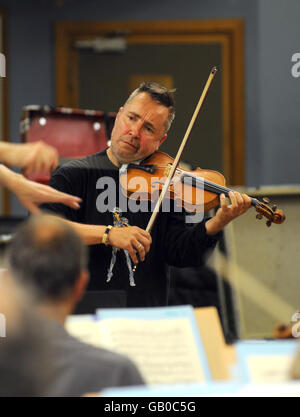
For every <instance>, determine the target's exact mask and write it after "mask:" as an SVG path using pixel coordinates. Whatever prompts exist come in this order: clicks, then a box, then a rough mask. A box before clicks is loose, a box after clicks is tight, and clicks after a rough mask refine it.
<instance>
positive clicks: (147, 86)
mask: <svg viewBox="0 0 300 417" xmlns="http://www.w3.org/2000/svg"><path fill="white" fill-rule="evenodd" d="M174 92H175V90H169V89H168V88H166V87H163V86H162V85H160V84H158V83H155V82H153V81H147V82H143V83H142V84H141V85H140V86H139V87H138V88H137V89H135V90H134V91H133V92H132V93H131V94H130V96H129V97H128V99H127V101H126V103H129V102H130V101H131V100H132V99H133V98H134V97H136V96H137V95H138V94H140V93H148V94H149V95H150V96H151V98H152V100H153V101H155V102H156V103H159V104H162V105H163V106H165V107H167V108H168V110H169V116H168V119H167V125H166V131H168V130H169V129H170V126H171V124H172V122H173V120H174V118H175V100H174V96H173V93H174ZM126 103H125V104H126Z"/></svg>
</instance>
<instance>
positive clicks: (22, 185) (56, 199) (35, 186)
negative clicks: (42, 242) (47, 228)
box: [1, 166, 82, 213]
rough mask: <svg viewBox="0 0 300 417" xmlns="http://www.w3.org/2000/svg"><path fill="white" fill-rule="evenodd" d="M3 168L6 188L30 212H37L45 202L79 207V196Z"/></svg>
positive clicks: (74, 207)
mask: <svg viewBox="0 0 300 417" xmlns="http://www.w3.org/2000/svg"><path fill="white" fill-rule="evenodd" d="M4 169H5V170H6V172H5V175H6V178H7V180H6V186H7V188H9V189H10V190H11V191H12V192H13V193H15V195H16V196H17V198H18V199H19V201H20V203H22V204H23V206H24V207H25V208H27V209H28V210H29V211H30V212H31V213H39V212H40V209H39V205H40V204H42V203H46V202H51V203H61V204H65V205H67V206H69V207H71V208H73V209H75V210H76V209H79V207H80V202H81V201H82V200H81V198H79V197H75V196H73V195H69V194H66V193H63V192H60V191H57V190H55V189H54V188H52V187H49V186H48V185H43V184H39V183H37V182H34V181H30V180H28V179H26V178H25V177H24V176H23V175H21V174H16V173H15V172H13V171H10V170H9V169H8V168H6V167H4V166H2V171H3V170H4ZM1 173H2V172H1Z"/></svg>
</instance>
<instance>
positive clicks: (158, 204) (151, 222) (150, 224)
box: [146, 67, 217, 233]
mask: <svg viewBox="0 0 300 417" xmlns="http://www.w3.org/2000/svg"><path fill="white" fill-rule="evenodd" d="M216 72H217V68H216V67H213V69H212V70H211V71H210V74H209V77H208V79H207V81H206V84H205V86H204V89H203V91H202V94H201V96H200V99H199V101H198V104H197V107H196V109H195V111H194V114H193V116H192V118H191V121H190V123H189V125H188V128H187V130H186V132H185V135H184V138H183V140H182V142H181V145H180V147H179V149H178V152H177V155H176V158H175V159H174V162H173V164H172V165H171V168H170V172H169V175H168V177H167V179H166V182H165V184H164V186H163V189H162V191H161V193H160V195H159V198H158V200H157V202H156V205H155V207H154V210H153V213H152V216H151V217H150V220H149V222H148V225H147V228H146V231H147V232H149V233H151V230H152V227H153V225H154V222H155V220H156V217H157V215H158V212H159V210H160V207H161V205H162V201H163V199H164V197H165V195H166V192H167V191H168V188H169V185H170V183H171V181H172V178H173V176H174V174H175V171H176V169H177V167H178V165H179V161H180V158H181V155H182V153H183V151H184V147H185V145H186V143H187V140H188V137H189V135H190V133H191V130H192V128H193V126H194V123H195V120H196V118H197V116H198V113H199V111H200V109H201V107H202V104H203V101H204V99H205V97H206V95H207V92H208V89H209V87H210V85H211V83H212V80H213V78H214V76H215V74H216Z"/></svg>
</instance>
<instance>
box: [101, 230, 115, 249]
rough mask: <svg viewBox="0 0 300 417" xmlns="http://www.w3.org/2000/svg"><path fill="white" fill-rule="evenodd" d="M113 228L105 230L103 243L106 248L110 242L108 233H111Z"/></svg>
mask: <svg viewBox="0 0 300 417" xmlns="http://www.w3.org/2000/svg"><path fill="white" fill-rule="evenodd" d="M112 228H113V226H107V228H106V229H105V232H104V235H103V237H102V243H103V244H104V245H105V246H107V245H108V243H109V240H108V233H109V231H110V229H112Z"/></svg>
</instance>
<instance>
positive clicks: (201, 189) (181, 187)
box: [120, 151, 285, 226]
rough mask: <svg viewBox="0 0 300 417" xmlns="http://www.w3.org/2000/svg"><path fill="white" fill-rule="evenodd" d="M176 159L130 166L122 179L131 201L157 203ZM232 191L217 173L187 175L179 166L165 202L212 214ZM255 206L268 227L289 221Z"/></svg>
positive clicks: (161, 156) (162, 156) (157, 156)
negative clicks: (265, 219)
mask: <svg viewBox="0 0 300 417" xmlns="http://www.w3.org/2000/svg"><path fill="white" fill-rule="evenodd" d="M173 163H174V159H173V158H172V157H171V156H169V155H167V154H166V153H164V152H160V151H157V152H155V153H154V154H152V155H151V156H150V157H148V158H146V159H145V160H144V161H142V163H141V164H139V165H137V164H134V163H130V164H128V165H127V171H126V172H123V173H121V175H120V185H121V189H122V192H123V193H124V194H125V195H126V196H127V197H128V198H129V199H136V200H141V201H145V200H148V201H152V202H153V201H156V200H157V199H158V197H159V195H160V194H161V192H162V189H163V187H164V186H165V183H166V180H167V178H168V175H169V172H170V169H171V167H172V165H173ZM230 191H233V190H231V189H230V188H227V187H226V186H225V178H224V176H223V175H222V174H221V173H220V172H217V171H213V170H209V169H201V168H197V169H195V170H193V171H187V170H184V169H182V168H180V166H178V167H177V168H176V170H175V172H174V175H173V177H172V180H171V182H170V184H169V187H168V190H167V192H166V194H165V198H171V199H172V200H174V201H175V204H176V205H177V206H178V207H183V208H184V209H185V210H187V211H189V212H194V213H196V212H201V211H202V212H203V211H208V210H210V209H212V208H214V207H216V206H217V205H218V204H219V195H220V194H222V193H223V194H225V196H227V197H228V194H229V192H230ZM250 199H251V205H252V206H254V207H255V209H256V211H257V212H258V214H257V216H256V217H257V218H258V219H261V218H262V217H263V216H264V217H266V218H267V222H266V224H267V226H271V224H272V223H276V224H281V223H283V222H284V220H285V215H284V213H283V211H282V210H278V209H277V207H276V206H271V205H270V204H269V201H268V200H267V199H264V202H262V201H259V200H258V199H256V198H253V197H250Z"/></svg>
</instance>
